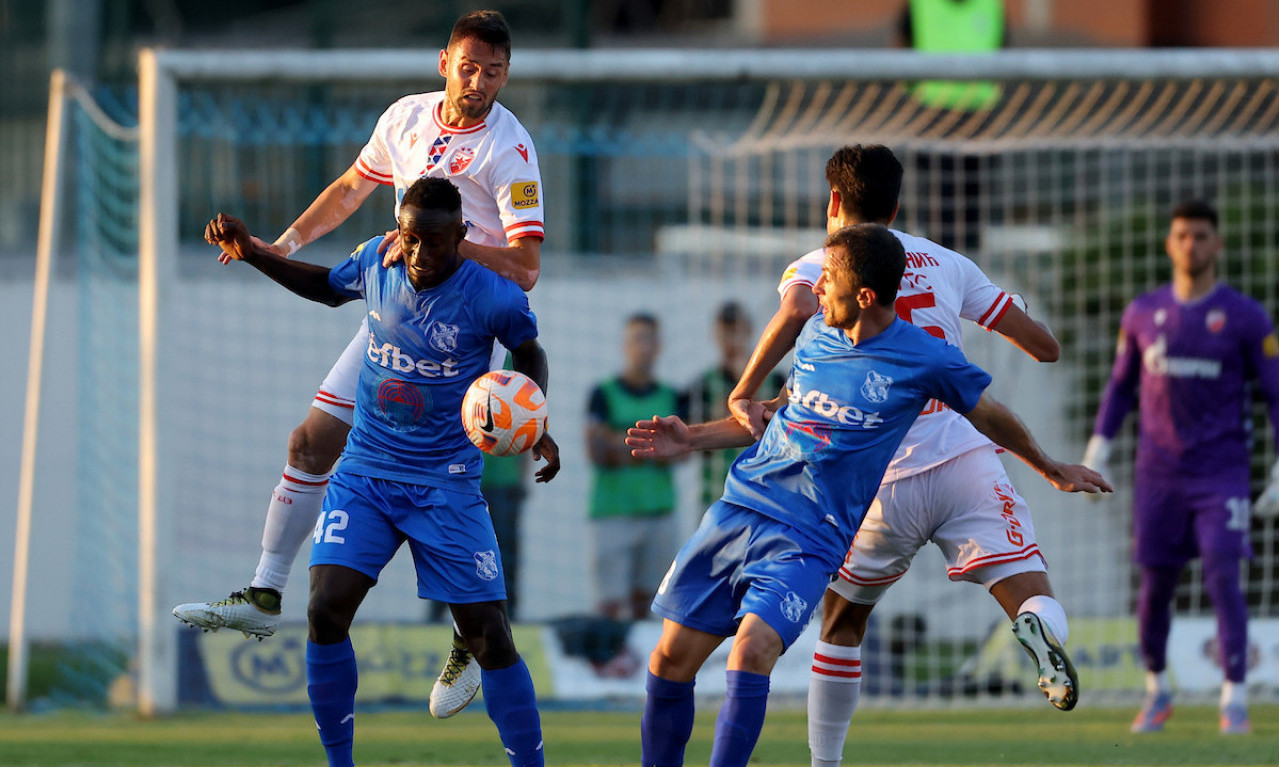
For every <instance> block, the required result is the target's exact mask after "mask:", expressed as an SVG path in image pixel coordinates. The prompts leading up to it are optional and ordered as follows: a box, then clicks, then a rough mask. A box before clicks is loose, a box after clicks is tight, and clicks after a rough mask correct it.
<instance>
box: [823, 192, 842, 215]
mask: <svg viewBox="0 0 1279 767" xmlns="http://www.w3.org/2000/svg"><path fill="white" fill-rule="evenodd" d="M843 202H844V201H843V200H842V199H840V196H839V192H837V191H835V190H834V189H832V190H830V200H829V201H828V202H827V203H826V218H828V219H829V218H836V217H838V216H839V208H840V206H841V205H842V204H843Z"/></svg>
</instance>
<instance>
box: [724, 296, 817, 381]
mask: <svg viewBox="0 0 1279 767" xmlns="http://www.w3.org/2000/svg"><path fill="white" fill-rule="evenodd" d="M816 311H817V298H816V296H814V295H813V293H812V291H810V290H806V289H803V288H802V287H795V288H791V289H790V290H788V291H787V292H786V295H785V296H783V298H782V305H781V306H780V307H779V308H778V310H777V312H776V313H775V314H773V316H772V318H771V319H770V320H769V321H768V325H766V326H765V327H764V332H763V333H761V334H760V337H759V342H758V343H756V344H755V350H754V351H753V352H751V358H750V361H749V362H747V363H746V369H745V370H744V371H742V377H741V380H739V381H738V382H737V386H735V387H734V388H733V393H732V395H731V397H732V398H741V397H749V398H753V397H754V396H755V395H756V394H758V393H759V387H761V386H763V384H764V381H765V380H767V378H768V375H769V373H771V372H773V370H775V369H776V368H777V366H778V365H779V364H780V363H781V361H782V358H784V357H785V356H786V354H787V353H788V352H790V350H791V348H792V347H794V346H795V339H797V338H799V333H800V331H801V330H803V328H804V323H805V322H808V318H809V317H812V316H813V314H814V313H815V312H816ZM775 393H776V392H767V394H768V395H769V396H772V395H773V394H775Z"/></svg>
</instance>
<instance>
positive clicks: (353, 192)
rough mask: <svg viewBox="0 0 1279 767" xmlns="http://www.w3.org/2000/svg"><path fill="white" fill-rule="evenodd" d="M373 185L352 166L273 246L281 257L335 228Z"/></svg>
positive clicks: (356, 208) (294, 251) (360, 202)
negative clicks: (277, 249) (281, 254)
mask: <svg viewBox="0 0 1279 767" xmlns="http://www.w3.org/2000/svg"><path fill="white" fill-rule="evenodd" d="M376 187H377V184H376V183H375V182H373V181H369V180H368V179H366V178H364V177H363V176H361V175H359V173H358V172H356V170H355V166H352V167H351V168H349V169H348V170H347V171H346V172H345V173H343V174H342V175H341V176H339V177H338V178H337V180H335V181H334V182H333V183H332V184H329V185H328V187H326V188H325V190H324V191H323V192H320V194H319V196H318V197H316V198H315V200H314V201H313V202H312V203H311V204H310V205H309V206H307V209H306V210H304V211H303V212H302V215H300V216H298V217H297V220H295V221H294V222H293V224H292V225H291V226H290V227H289V228H288V230H286V231H285V233H284V234H283V235H281V236H280V239H279V240H277V242H276V245H277V246H279V247H280V248H281V250H282V252H283V253H284V255H285V256H291V255H293V254H294V253H296V252H297V251H298V250H299V249H301V248H303V247H305V246H306V245H309V244H311V243H313V242H315V241H316V240H318V239H320V238H321V237H323V236H324V235H326V234H328V233H329V232H331V231H333V230H334V229H336V228H338V226H339V225H341V224H342V222H343V221H346V220H347V219H348V218H350V217H351V214H352V213H354V212H355V211H356V210H358V209H359V207H360V206H361V205H363V204H364V201H365V200H366V199H368V197H369V195H370V194H371V193H372V192H373V189H375V188H376Z"/></svg>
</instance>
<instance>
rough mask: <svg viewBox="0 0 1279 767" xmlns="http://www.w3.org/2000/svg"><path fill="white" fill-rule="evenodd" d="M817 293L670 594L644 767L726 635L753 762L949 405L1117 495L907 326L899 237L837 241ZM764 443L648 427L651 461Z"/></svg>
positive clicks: (676, 723)
mask: <svg viewBox="0 0 1279 767" xmlns="http://www.w3.org/2000/svg"><path fill="white" fill-rule="evenodd" d="M826 249H827V257H826V260H825V263H824V265H823V267H822V274H821V277H820V278H819V279H818V281H817V283H816V284H815V285H814V286H813V292H814V293H816V294H817V295H818V299H819V302H820V304H821V307H822V310H823V313H822V314H819V315H815V316H814V317H813V318H811V319H810V320H809V321H808V323H807V324H805V326H804V328H803V330H802V331H801V333H800V336H799V339H798V342H797V345H796V349H795V358H794V366H793V368H792V370H791V373H790V378H789V379H788V381H787V390H788V393H789V394H788V398H787V402H786V403H785V405H784V406H783V407H782V408H781V409H780V410H778V411H777V412H776V414H775V415H774V416H773V418H772V420H771V421H770V422H769V424H768V426H767V428H766V429H765V430H764V434H763V437H762V438H761V439H760V441H759V442H758V443H756V444H754V445H752V446H751V447H749V448H748V449H747V450H746V451H745V452H744V453H743V454H742V455H741V456H740V457H739V458H738V459H737V460H736V461H735V462H734V463H733V466H732V468H731V469H730V471H729V476H728V480H727V482H726V483H725V488H724V495H723V497H722V498H721V500H719V501H718V502H716V503H715V504H713V505H712V506H711V507H710V509H708V510H707V512H706V514H705V516H704V517H703V519H702V523H701V526H700V527H699V528H698V530H697V532H695V533H694V534H693V537H692V538H691V539H690V540H689V541H688V543H686V544H685V545H684V547H683V548H682V549H681V550H680V552H679V554H678V555H677V556H676V558H675V562H674V563H673V564H672V565H671V569H670V571H669V572H668V573H667V575H666V577H665V578H664V579H663V581H662V584H661V586H660V587H659V588H658V594H657V597H656V599H654V601H653V611H654V612H655V613H657V614H658V615H661V616H662V617H663V618H664V619H665V621H664V624H663V630H662V636H661V638H660V639H659V640H658V643H657V646H656V647H655V648H654V650H653V653H652V655H651V657H650V658H649V676H648V682H647V689H648V698H647V701H646V704H645V710H644V716H643V719H642V723H641V742H642V751H643V753H642V757H641V764H642V765H643V766H644V767H650V766H654V765H656V766H660V767H667V766H668V765H679V764H683V759H684V746H685V744H686V743H687V742H688V738H689V735H690V734H691V732H692V726H693V683H694V679H695V676H696V674H697V671H698V670H699V669H700V668H701V666H702V664H703V663H704V662H705V661H706V659H707V658H708V657H709V656H710V654H711V652H712V651H713V650H714V649H715V648H716V647H718V646H719V644H720V643H721V642H723V640H724V639H725V638H726V637H729V636H734V637H735V640H734V643H733V648H732V650H731V651H730V653H729V656H728V679H727V682H728V684H727V687H728V690H727V696H726V698H725V701H724V705H723V707H722V708H721V709H720V713H719V717H718V719H717V721H716V725H715V744H714V747H713V750H712V752H711V759H710V764H711V766H712V767H728V766H729V765H746V764H747V762H748V761H749V758H750V754H751V752H752V751H753V750H754V747H755V742H756V740H757V739H758V737H759V732H760V728H761V726H762V725H763V721H764V711H765V708H766V703H767V698H768V688H769V674H770V673H771V672H772V669H773V666H774V665H775V664H776V662H777V659H778V657H780V656H781V654H782V652H784V651H785V649H786V648H787V647H788V646H790V644H791V643H793V642H794V641H795V639H796V638H797V637H798V636H799V635H800V633H801V632H802V631H803V629H804V627H805V626H806V625H807V623H808V620H809V618H810V617H811V616H812V613H813V610H814V608H815V607H816V606H817V604H818V602H819V601H820V600H821V597H822V594H823V593H824V592H825V590H826V587H827V584H828V583H829V582H830V578H831V576H832V575H833V574H834V573H835V572H836V571H837V570H838V569H839V566H840V564H841V563H842V562H843V559H844V554H845V552H847V551H848V547H849V544H850V543H851V542H852V538H853V536H854V534H855V533H856V532H857V527H858V525H859V524H860V523H861V520H862V517H863V516H864V514H865V512H866V508H867V506H869V504H870V503H871V501H872V500H874V498H875V494H876V492H877V490H878V488H879V484H880V480H881V478H882V477H883V475H884V470H885V469H886V468H887V466H888V463H889V461H890V460H891V459H892V457H893V454H894V453H895V451H896V450H897V446H898V444H899V443H900V442H901V440H902V437H903V436H904V435H905V433H906V431H907V430H908V429H909V428H910V425H911V424H912V423H914V421H915V418H916V416H918V415H919V413H920V411H921V410H922V409H923V407H924V405H925V404H926V403H927V402H928V401H929V400H930V399H937V400H940V401H942V402H944V403H946V404H947V405H948V406H950V407H952V408H954V409H955V410H957V411H959V412H961V413H965V414H967V417H968V418H969V419H970V420H971V421H972V422H973V423H974V425H976V426H977V427H978V428H979V429H981V430H982V432H983V433H985V434H987V436H989V437H990V438H991V439H993V440H995V441H996V442H998V443H999V444H1002V445H1004V446H1006V447H1008V448H1009V449H1011V450H1012V451H1013V452H1015V453H1017V454H1018V455H1019V456H1022V457H1023V458H1025V459H1026V460H1027V461H1028V462H1029V463H1031V465H1032V466H1035V467H1036V468H1037V469H1039V470H1040V471H1041V473H1043V474H1044V475H1045V476H1046V477H1048V478H1049V479H1050V480H1051V481H1053V483H1054V484H1055V485H1056V486H1058V487H1059V488H1061V489H1063V490H1085V491H1092V492H1095V491H1097V490H1108V489H1109V487H1108V486H1107V485H1106V483H1105V480H1104V479H1102V478H1101V476H1100V475H1099V474H1096V473H1095V472H1093V471H1091V470H1089V469H1087V468H1085V467H1083V466H1067V465H1064V464H1060V463H1058V462H1056V461H1053V460H1051V459H1050V458H1048V457H1047V456H1046V455H1045V454H1044V453H1043V451H1042V450H1040V449H1039V447H1038V445H1037V444H1035V442H1034V440H1033V438H1031V436H1030V435H1029V433H1028V432H1027V431H1026V430H1025V427H1024V426H1023V425H1022V424H1021V422H1020V421H1019V420H1018V419H1017V418H1016V416H1014V415H1013V414H1012V413H1011V412H1010V411H1008V410H1007V408H1004V407H1003V406H1002V405H1000V404H999V403H998V402H996V401H994V400H993V399H991V398H990V397H989V396H987V395H985V394H983V392H984V390H985V388H986V386H987V385H988V384H989V383H990V376H989V375H987V374H986V373H985V372H984V371H982V370H981V369H980V368H978V367H976V366H974V365H972V364H970V363H969V362H968V361H967V360H966V359H965V358H964V355H963V352H961V351H960V350H959V349H957V348H955V347H953V346H950V345H948V344H946V343H945V342H944V341H942V340H941V339H938V338H934V337H933V336H931V335H929V334H928V333H927V332H926V331H924V330H922V329H920V328H918V327H916V326H914V325H911V324H910V323H908V322H905V321H903V320H900V319H898V318H897V314H896V312H895V310H894V304H893V302H894V299H895V298H896V295H897V289H898V285H899V284H900V282H901V279H902V274H903V271H904V269H905V263H906V253H905V250H904V249H903V247H902V245H901V243H900V241H899V240H898V239H897V238H896V237H895V236H893V234H892V233H891V232H890V231H889V230H888V229H887V228H885V227H883V226H880V225H878V224H858V225H855V226H850V227H845V228H843V229H840V230H838V231H836V232H834V233H832V234H831V235H830V236H829V237H828V238H827V240H826ZM743 440H744V441H745V442H750V432H749V431H748V430H747V429H746V428H745V427H742V426H741V425H739V424H738V423H737V421H735V420H733V419H731V418H729V419H724V420H722V421H717V422H712V423H710V424H699V425H696V426H692V427H689V426H686V425H685V424H684V423H683V422H682V421H680V420H679V419H678V418H674V417H671V418H657V419H653V420H651V421H644V422H640V423H638V424H636V427H635V428H634V429H632V430H631V431H630V433H629V437H628V443H629V444H631V445H632V447H633V449H634V451H635V453H636V455H640V456H649V457H659V458H660V457H673V456H676V455H682V454H685V453H687V452H689V451H691V450H700V449H715V448H721V447H731V446H736V445H740V444H742V442H743Z"/></svg>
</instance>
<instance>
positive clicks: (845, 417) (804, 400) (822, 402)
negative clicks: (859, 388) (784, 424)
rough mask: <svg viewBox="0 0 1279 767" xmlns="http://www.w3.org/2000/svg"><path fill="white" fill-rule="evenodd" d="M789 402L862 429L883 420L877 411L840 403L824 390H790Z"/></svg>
mask: <svg viewBox="0 0 1279 767" xmlns="http://www.w3.org/2000/svg"><path fill="white" fill-rule="evenodd" d="M790 402H791V403H792V404H794V405H798V406H799V407H804V408H808V409H809V410H810V411H812V412H813V414H814V415H817V416H820V417H822V418H825V419H827V420H831V421H837V422H839V423H841V424H843V425H845V426H861V427H862V428H863V429H874V428H876V427H878V426H879V425H880V424H881V423H883V422H884V419H883V418H880V417H879V413H878V412H874V413H868V412H866V411H865V410H862V409H861V408H857V407H853V406H852V405H841V404H839V403H838V402H836V401H835V400H834V399H832V398H831V396H830V395H829V394H827V393H826V392H824V391H819V390H817V389H813V390H812V391H808V392H798V391H792V392H791V394H790Z"/></svg>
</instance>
